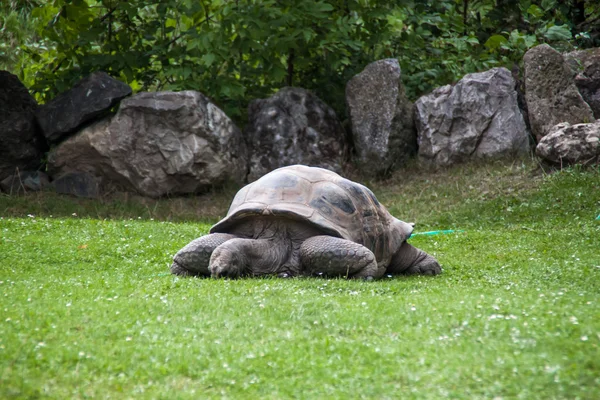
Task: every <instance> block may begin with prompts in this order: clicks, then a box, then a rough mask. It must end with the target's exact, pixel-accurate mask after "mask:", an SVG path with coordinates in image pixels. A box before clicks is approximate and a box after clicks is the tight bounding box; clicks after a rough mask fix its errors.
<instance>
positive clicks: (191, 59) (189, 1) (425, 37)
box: [0, 0, 600, 121]
mask: <svg viewBox="0 0 600 400" xmlns="http://www.w3.org/2000/svg"><path fill="white" fill-rule="evenodd" d="M2 15H3V17H2V26H3V29H2V31H1V32H0V34H1V35H3V36H2V37H3V38H4V39H5V40H4V44H2V46H3V47H1V49H2V54H0V55H3V57H2V58H0V67H4V68H8V69H10V70H12V71H14V72H16V73H18V74H19V76H20V78H21V79H22V80H23V81H24V82H25V83H26V85H27V86H29V87H30V88H31V90H32V91H33V93H34V94H35V95H36V96H37V98H38V100H40V101H47V100H48V99H51V98H52V97H54V96H55V95H56V94H57V93H59V92H61V91H63V90H65V89H67V88H68V87H70V86H71V85H72V84H73V83H74V82H75V81H77V80H78V79H80V78H81V77H82V76H83V75H86V74H88V73H90V72H93V71H95V70H104V71H106V72H108V73H110V74H112V75H113V76H115V77H117V78H119V79H121V80H123V81H125V82H127V83H129V84H130V85H131V86H132V87H133V89H134V90H135V91H146V90H182V89H195V90H199V91H201V92H203V93H206V94H207V95H209V96H211V97H212V98H213V99H214V100H215V101H216V102H217V103H218V104H219V105H220V106H221V107H223V108H224V109H225V111H226V112H227V113H228V114H229V115H231V116H232V117H233V118H235V119H237V120H238V121H239V120H244V118H245V115H244V111H243V110H245V108H246V106H247V103H248V102H249V101H250V100H252V99H254V98H260V97H265V96H268V95H270V94H272V93H273V92H275V91H277V90H278V89H279V88H280V87H282V86H286V85H287V86H289V85H297V86H301V87H304V88H307V89H311V90H313V91H314V92H315V93H316V94H317V95H318V96H319V97H321V98H322V99H323V100H325V101H326V102H327V103H329V104H330V105H332V106H333V107H334V108H335V109H336V111H337V112H338V113H339V114H340V115H342V116H343V115H344V108H345V105H344V89H345V83H346V82H347V81H348V79H350V78H351V77H352V76H353V75H354V74H356V73H358V72H360V71H361V70H362V69H363V68H364V66H365V65H366V64H368V63H369V62H372V61H374V60H377V59H381V58H387V57H392V58H397V59H398V60H399V61H400V64H401V66H402V70H403V72H404V73H403V79H404V81H405V84H406V86H407V93H408V94H409V97H410V98H412V99H415V98H416V97H418V96H419V95H421V94H423V93H426V92H428V91H430V90H431V89H433V88H434V87H436V86H440V85H443V84H447V83H452V82H454V81H456V80H458V79H460V78H461V77H462V76H463V75H464V74H465V73H469V72H475V71H481V70H485V69H489V68H491V67H495V66H507V67H509V68H510V67H511V66H512V65H513V63H519V62H520V60H521V58H522V56H523V53H524V52H525V51H526V50H527V49H529V48H530V47H532V46H535V45H537V44H539V43H544V42H549V43H552V45H553V46H555V47H559V48H562V49H565V50H566V49H574V48H576V47H578V46H579V47H589V46H593V45H597V44H598V43H599V41H600V29H599V28H598V27H597V26H596V25H595V24H594V23H593V22H594V21H596V20H597V19H598V18H599V17H600V5H598V4H592V2H583V1H575V0H571V1H557V0H543V1H529V0H527V1H526V0H503V1H491V0H481V1H473V0H472V1H469V0H445V1H412V0H401V1H396V2H388V1H384V0H329V1H327V0H299V1H292V0H277V1H276V0H264V1H259V0H236V1H225V0H203V1H194V0H185V1H175V0H131V1H117V0H53V1H49V2H46V3H44V4H39V5H38V3H37V2H35V1H32V0H28V1H26V0H25V1H24V0H22V1H12V2H9V3H8V5H5V6H3V10H2Z"/></svg>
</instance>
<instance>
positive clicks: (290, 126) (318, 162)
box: [245, 87, 346, 181]
mask: <svg viewBox="0 0 600 400" xmlns="http://www.w3.org/2000/svg"><path fill="white" fill-rule="evenodd" d="M245 136H246V138H247V140H248V143H249V145H250V146H251V156H250V173H249V175H248V180H250V181H254V180H256V179H258V178H260V177H261V176H263V175H264V174H266V173H268V172H270V171H272V170H274V169H276V168H279V167H284V166H286V165H293V164H305V165H310V166H314V167H322V168H326V169H329V170H331V171H335V172H340V170H341V168H342V164H343V161H344V153H345V150H346V141H345V132H344V128H343V127H342V125H341V123H340V121H339V120H338V118H337V116H336V115H335V111H333V109H332V108H331V107H329V106H328V105H327V104H325V103H324V102H323V101H321V99H319V98H318V97H317V96H315V95H314V94H312V93H311V92H309V91H307V90H305V89H302V88H296V87H284V88H282V89H281V90H280V91H279V92H277V93H276V94H274V95H273V96H271V97H269V98H267V99H258V100H254V101H252V102H251V103H250V106H249V107H248V125H247V127H246V129H245Z"/></svg>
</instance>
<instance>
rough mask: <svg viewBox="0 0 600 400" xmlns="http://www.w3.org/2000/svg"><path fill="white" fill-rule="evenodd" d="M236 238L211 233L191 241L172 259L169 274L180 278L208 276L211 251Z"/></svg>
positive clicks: (225, 234) (226, 234) (224, 234)
mask: <svg viewBox="0 0 600 400" xmlns="http://www.w3.org/2000/svg"><path fill="white" fill-rule="evenodd" d="M236 237H237V236H235V235H230V234H228V233H211V234H210V235H206V236H201V237H199V238H197V239H194V240H192V241H191V242H190V243H188V244H187V245H186V246H185V247H184V248H182V249H181V250H179V251H178V252H177V254H175V257H173V264H172V265H171V273H172V274H174V275H182V276H188V275H203V276H210V271H209V269H208V264H209V260H210V256H211V255H212V253H213V251H214V250H215V249H216V248H217V247H219V246H220V245H222V244H223V243H225V242H227V241H228V240H231V239H235V238H236Z"/></svg>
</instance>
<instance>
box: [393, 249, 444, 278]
mask: <svg viewBox="0 0 600 400" xmlns="http://www.w3.org/2000/svg"><path fill="white" fill-rule="evenodd" d="M441 272H442V267H440V264H439V263H438V262H437V260H436V259H435V258H433V257H432V256H431V255H429V254H427V253H425V252H424V251H423V250H420V249H417V248H416V247H415V246H413V245H411V244H408V243H407V242H404V243H402V245H401V246H400V249H398V251H397V252H396V254H394V256H393V257H392V261H391V262H390V265H389V266H388V268H387V270H386V273H388V274H392V275H396V274H405V275H416V274H419V275H437V274H439V273H441Z"/></svg>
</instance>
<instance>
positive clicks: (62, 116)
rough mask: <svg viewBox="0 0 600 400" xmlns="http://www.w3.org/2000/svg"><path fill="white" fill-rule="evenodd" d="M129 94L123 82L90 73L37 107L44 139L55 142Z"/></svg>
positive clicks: (107, 76)
mask: <svg viewBox="0 0 600 400" xmlns="http://www.w3.org/2000/svg"><path fill="white" fill-rule="evenodd" d="M130 94H131V88H130V87H129V85H127V84H126V83H123V82H121V81H119V80H116V79H114V78H112V77H111V76H109V75H108V74H107V73H105V72H94V73H92V74H90V75H88V76H87V77H85V78H83V79H82V80H80V81H79V82H77V83H76V84H75V85H74V86H73V87H72V88H71V89H69V90H67V91H65V92H63V93H61V94H59V95H58V96H56V97H55V98H54V99H52V100H51V101H50V102H48V103H46V104H44V105H42V106H40V107H39V109H38V112H37V120H38V122H39V124H40V127H41V128H42V131H43V133H44V135H45V136H46V138H47V139H48V141H50V142H58V141H60V140H62V139H64V138H65V137H66V136H68V135H69V134H72V133H74V132H76V131H77V130H78V129H80V128H81V127H82V126H83V125H85V124H87V123H89V122H91V121H94V120H96V119H98V118H100V117H102V116H104V115H106V114H107V113H108V112H109V111H110V109H111V108H112V107H113V106H114V105H115V104H117V103H118V102H119V101H121V99H123V98H125V97H126V96H129V95H130Z"/></svg>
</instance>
